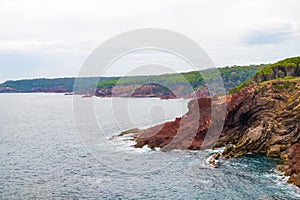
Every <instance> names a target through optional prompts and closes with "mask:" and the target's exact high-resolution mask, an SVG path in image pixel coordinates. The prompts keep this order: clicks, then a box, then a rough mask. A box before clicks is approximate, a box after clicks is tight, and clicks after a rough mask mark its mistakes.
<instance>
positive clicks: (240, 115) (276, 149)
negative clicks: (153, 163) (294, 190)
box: [135, 58, 300, 186]
mask: <svg viewBox="0 0 300 200" xmlns="http://www.w3.org/2000/svg"><path fill="white" fill-rule="evenodd" d="M299 60H300V58H299ZM271 70H272V73H271V74H270V76H271V79H273V77H277V75H278V74H281V72H282V73H285V74H286V75H293V76H296V75H297V73H298V65H296V67H294V69H290V66H287V67H286V68H284V67H278V66H275V67H274V66H273V67H272V68H271ZM258 76H260V74H258V75H256V76H255V77H254V78H253V79H252V83H251V85H249V86H248V87H246V86H244V87H243V88H241V89H239V90H238V91H237V92H235V93H233V94H232V95H228V96H226V97H214V98H216V99H217V100H218V99H221V98H226V103H227V107H226V118H225V122H224V125H223V129H222V131H221V135H220V137H219V138H218V139H217V140H216V139H215V138H214V137H211V139H210V136H209V135H206V134H207V132H208V129H210V130H212V132H213V130H214V129H216V128H217V126H219V125H220V122H219V121H220V119H218V117H216V118H214V121H213V120H212V118H211V102H212V101H211V99H209V98H201V99H195V100H192V101H191V102H190V103H189V105H188V108H189V111H188V113H186V114H185V115H184V116H182V117H180V118H177V119H176V120H175V121H172V122H167V123H164V124H161V125H158V126H155V127H152V128H149V129H146V130H143V131H140V132H139V133H137V134H136V135H135V141H136V145H135V147H142V146H144V145H148V146H149V147H150V148H155V147H160V148H161V149H162V150H171V149H191V150H199V149H203V148H211V145H214V146H213V147H214V148H215V147H225V149H224V151H223V153H222V156H223V157H225V158H230V157H238V156H242V155H244V154H246V153H249V152H251V153H259V154H264V155H266V156H270V157H278V158H281V159H282V160H283V161H284V162H285V163H284V165H283V166H280V167H279V170H281V171H283V172H284V173H285V175H288V176H290V178H289V182H291V183H294V184H295V185H297V186H300V159H299V158H300V78H298V77H288V78H287V77H285V78H284V77H283V78H281V79H276V80H266V81H264V82H260V81H258V82H255V81H253V80H255V79H256V78H257V77H258ZM280 76H281V75H280ZM216 99H215V100H216ZM213 102H219V103H216V105H215V106H216V108H217V110H218V109H222V107H223V106H225V103H223V101H213ZM220 117H221V116H220ZM204 138H205V140H206V141H205V143H204V142H203V141H204ZM207 138H208V140H207ZM174 141H175V142H174Z"/></svg>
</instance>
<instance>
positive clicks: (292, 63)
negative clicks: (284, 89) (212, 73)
mask: <svg viewBox="0 0 300 200" xmlns="http://www.w3.org/2000/svg"><path fill="white" fill-rule="evenodd" d="M297 66H300V57H293V58H287V59H284V60H281V61H279V62H276V63H274V64H270V65H267V66H265V67H264V68H263V69H262V70H261V71H258V72H257V73H256V74H255V76H253V77H252V78H250V79H248V80H246V81H245V82H244V83H242V84H240V85H238V86H237V87H235V88H233V89H231V90H230V92H229V93H230V94H232V93H234V92H237V91H239V90H241V89H242V88H243V87H246V86H249V85H251V84H253V83H255V82H256V81H254V80H262V81H270V80H266V78H264V79H255V78H257V77H261V76H262V75H268V76H265V77H268V79H271V80H282V81H284V80H290V81H292V80H296V79H299V77H294V76H285V77H283V78H276V76H275V75H273V76H272V71H273V70H275V69H273V68H275V67H283V68H285V67H297ZM276 70H278V69H276ZM276 70H275V71H276ZM295 74H296V73H295ZM270 75H271V76H270ZM296 76H298V74H297V75H296ZM262 81H257V83H258V82H262ZM275 87H276V86H275ZM280 87H281V86H279V88H280Z"/></svg>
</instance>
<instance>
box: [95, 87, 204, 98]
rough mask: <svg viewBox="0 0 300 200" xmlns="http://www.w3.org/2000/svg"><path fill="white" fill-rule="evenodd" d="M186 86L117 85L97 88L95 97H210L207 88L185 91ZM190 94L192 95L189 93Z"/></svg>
mask: <svg viewBox="0 0 300 200" xmlns="http://www.w3.org/2000/svg"><path fill="white" fill-rule="evenodd" d="M185 90H186V88H185V86H180V87H172V88H167V87H165V86H162V85H159V84H144V85H139V84H137V85H116V86H113V87H111V88H105V89H100V88H97V90H96V92H95V96H98V97H144V98H145V97H156V98H161V99H175V98H202V97H208V96H209V92H208V89H207V87H201V88H198V89H197V90H195V91H192V90H191V91H189V90H188V92H186V91H185ZM189 92H190V93H189Z"/></svg>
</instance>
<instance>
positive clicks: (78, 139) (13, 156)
mask: <svg viewBox="0 0 300 200" xmlns="http://www.w3.org/2000/svg"><path fill="white" fill-rule="evenodd" d="M74 102H76V103H74ZM85 103H89V104H90V105H93V113H94V116H89V117H93V118H95V119H96V122H97V124H95V123H92V122H90V121H89V120H86V121H85V122H84V123H83V122H81V121H80V120H82V119H89V118H88V117H87V118H85V117H82V118H80V117H78V114H80V113H79V112H78V110H77V109H76V108H74V105H75V106H78V105H80V104H82V105H83V104H85ZM187 103H188V100H184V99H176V100H159V99H155V98H153V99H152V98H148V99H145V98H131V99H130V98H97V97H91V98H82V97H81V96H71V95H70V96H66V95H63V94H41V93H35V94H0V105H1V106H0V111H1V112H0V149H1V150H0V198H1V199H84V198H86V199H205V200H208V199H300V191H299V189H298V188H297V187H295V186H293V185H289V184H287V183H286V179H285V178H284V177H282V176H279V175H278V173H277V172H276V170H275V168H276V166H277V165H278V164H280V160H278V159H273V158H268V157H265V156H262V155H246V156H243V157H240V158H236V159H228V160H221V162H220V166H219V167H217V168H213V167H211V166H209V165H208V164H207V163H206V160H207V158H208V157H209V156H210V155H211V154H212V153H213V152H214V151H213V150H205V151H179V150H176V151H170V152H161V151H159V150H150V149H148V148H146V147H145V148H142V149H135V148H133V147H132V145H133V144H134V143H133V141H131V140H130V138H129V137H128V136H124V137H121V138H112V137H113V136H114V135H116V134H118V133H120V132H122V131H124V130H127V129H132V128H146V127H150V126H153V125H156V124H159V123H162V122H165V121H169V120H172V119H175V117H179V116H181V115H182V114H184V113H185V112H187Z"/></svg>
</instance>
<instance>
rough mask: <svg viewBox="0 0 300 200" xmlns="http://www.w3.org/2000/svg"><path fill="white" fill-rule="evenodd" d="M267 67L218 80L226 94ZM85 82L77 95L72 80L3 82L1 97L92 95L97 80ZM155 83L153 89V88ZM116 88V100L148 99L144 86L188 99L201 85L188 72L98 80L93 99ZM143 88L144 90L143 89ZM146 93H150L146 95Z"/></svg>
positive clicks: (236, 70)
mask: <svg viewBox="0 0 300 200" xmlns="http://www.w3.org/2000/svg"><path fill="white" fill-rule="evenodd" d="M264 66H266V65H250V66H233V67H225V68H219V70H220V73H221V76H222V78H223V80H224V86H225V89H226V91H228V90H229V89H230V88H233V87H236V86H237V85H238V84H240V83H242V82H243V81H245V80H247V79H248V78H249V77H251V76H253V75H254V74H255V73H256V72H257V71H259V70H261V69H262V68H263V67H264ZM204 72H206V74H210V77H209V78H211V79H214V78H215V77H216V74H214V73H213V71H212V70H205V71H204ZM81 79H83V80H84V81H81V83H83V82H84V84H83V85H81V88H77V91H73V84H74V81H75V78H55V79H45V78H43V79H31V80H17V81H6V82H4V83H2V84H0V93H8V92H15V93H16V92H24V93H30V92H62V93H70V92H80V93H88V94H91V95H93V94H94V93H95V88H96V86H95V85H94V83H95V82H98V80H99V78H97V77H93V78H81ZM187 82H188V83H190V84H191V86H192V89H190V88H187V87H186V83H187ZM152 83H156V85H152ZM116 84H117V85H118V87H119V88H117V91H122V92H121V93H120V94H118V95H119V96H126V95H127V96H128V95H129V94H132V93H134V91H131V90H132V89H134V90H136V89H139V91H141V92H142V93H140V94H137V93H136V92H135V95H136V96H139V97H140V96H147V95H146V94H143V92H144V89H143V88H140V87H141V86H143V85H148V86H147V87H146V88H147V89H146V90H147V91H146V93H149V91H158V92H159V93H155V92H154V93H153V94H152V95H150V96H158V97H161V96H163V95H170V94H171V92H170V91H168V90H166V88H164V87H168V88H169V90H172V91H173V90H174V91H178V93H179V94H182V95H190V94H191V93H193V92H194V91H193V90H197V89H199V88H200V89H201V88H202V87H204V81H203V79H202V77H201V76H200V75H199V72H187V73H181V74H164V75H156V76H133V77H124V78H121V77H101V79H100V81H99V82H98V84H97V89H96V95H97V96H111V95H112V90H113V89H116V88H114V86H115V85H116ZM157 85H162V86H164V87H162V88H159V87H157ZM144 88H145V87H144ZM148 90H149V91H148Z"/></svg>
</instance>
